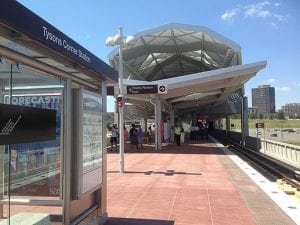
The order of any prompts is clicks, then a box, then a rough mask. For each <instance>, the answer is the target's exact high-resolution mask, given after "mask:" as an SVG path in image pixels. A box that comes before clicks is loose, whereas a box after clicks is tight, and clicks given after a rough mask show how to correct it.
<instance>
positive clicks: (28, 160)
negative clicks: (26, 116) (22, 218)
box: [0, 62, 64, 218]
mask: <svg viewBox="0 0 300 225" xmlns="http://www.w3.org/2000/svg"><path fill="white" fill-rule="evenodd" d="M63 88H64V81H63V80H60V79H58V78H56V77H53V76H50V75H48V74H45V73H43V72H41V71H38V70H35V69H32V68H30V67H27V66H24V65H23V66H20V65H17V64H16V63H15V62H8V63H7V64H5V65H3V64H0V103H1V104H7V105H17V106H20V107H18V108H21V109H24V110H25V109H26V110H28V111H30V110H31V111H32V112H34V111H35V110H34V108H39V109H44V110H45V111H44V112H46V111H47V112H49V111H51V112H52V113H54V117H55V118H54V120H53V121H54V124H53V126H54V127H55V129H54V130H53V134H54V139H53V138H51V140H50V139H49V140H47V139H48V138H45V139H44V140H40V139H39V136H38V135H37V136H36V140H35V141H32V140H31V141H30V142H26V141H24V142H18V143H16V142H14V143H11V144H6V145H0V161H1V162H0V164H1V165H0V170H1V176H2V178H3V179H1V182H2V184H1V185H0V186H1V187H2V188H1V191H0V199H1V201H2V204H0V215H5V216H7V217H8V218H9V217H10V216H13V215H15V214H18V213H21V212H36V213H39V212H45V213H54V214H59V215H61V214H62V211H61V209H62V208H61V207H55V206H53V207H51V209H50V208H49V207H48V208H47V207H42V206H41V207H40V206H39V207H36V206H33V205H32V204H37V203H36V202H37V201H39V200H42V201H49V200H59V199H60V198H61V197H62V196H61V179H62V178H61V164H60V162H61V155H62V154H61V153H62V150H63V149H62V146H63V136H62V134H63V132H62V127H63V125H62V123H63V120H62V115H63V105H62V104H63V102H62V99H63V94H62V93H63ZM6 108H8V107H6ZM10 112H11V111H8V113H10ZM33 119H36V120H37V118H33ZM31 132H32V131H31V130H30V129H29V130H28V131H27V133H28V134H30V133H31ZM41 132H44V133H45V132H46V131H41ZM46 133H47V132H46ZM8 202H10V205H8ZM34 202H35V203H34ZM8 207H10V210H8ZM8 212H10V213H11V214H10V215H8Z"/></svg>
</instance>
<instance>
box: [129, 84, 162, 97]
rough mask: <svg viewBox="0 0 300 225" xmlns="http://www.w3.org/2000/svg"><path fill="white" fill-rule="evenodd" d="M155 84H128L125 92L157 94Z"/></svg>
mask: <svg viewBox="0 0 300 225" xmlns="http://www.w3.org/2000/svg"><path fill="white" fill-rule="evenodd" d="M157 93H158V86H157V85H128V86H127V94H128V95H130V94H131V95H132V94H157Z"/></svg>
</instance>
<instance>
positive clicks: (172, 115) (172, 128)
mask: <svg viewBox="0 0 300 225" xmlns="http://www.w3.org/2000/svg"><path fill="white" fill-rule="evenodd" d="M174 114H175V112H174V109H173V108H172V107H171V108H170V127H171V129H170V142H171V143H173V142H174V126H175V116H174Z"/></svg>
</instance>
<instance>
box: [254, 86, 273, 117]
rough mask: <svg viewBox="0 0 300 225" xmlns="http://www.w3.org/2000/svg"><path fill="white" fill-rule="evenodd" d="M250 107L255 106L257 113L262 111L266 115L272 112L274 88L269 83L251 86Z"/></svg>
mask: <svg viewBox="0 0 300 225" xmlns="http://www.w3.org/2000/svg"><path fill="white" fill-rule="evenodd" d="M252 107H256V108H257V112H258V113H263V114H265V115H266V116H268V115H271V114H274V113H275V88H274V87H271V86H270V85H260V86H258V87H257V88H252Z"/></svg>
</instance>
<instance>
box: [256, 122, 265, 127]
mask: <svg viewBox="0 0 300 225" xmlns="http://www.w3.org/2000/svg"><path fill="white" fill-rule="evenodd" d="M255 127H256V128H264V127H265V124H264V123H255Z"/></svg>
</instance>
